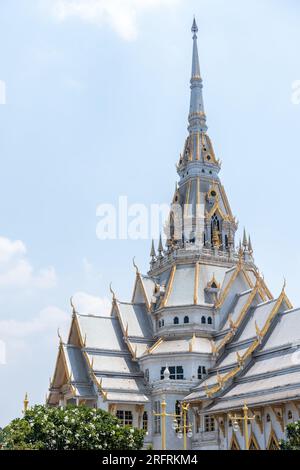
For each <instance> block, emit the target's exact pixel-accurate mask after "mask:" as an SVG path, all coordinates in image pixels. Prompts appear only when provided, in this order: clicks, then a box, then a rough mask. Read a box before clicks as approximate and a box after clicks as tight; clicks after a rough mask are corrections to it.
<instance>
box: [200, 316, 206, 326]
mask: <svg viewBox="0 0 300 470" xmlns="http://www.w3.org/2000/svg"><path fill="white" fill-rule="evenodd" d="M201 323H202V325H205V324H206V318H205V317H202V318H201Z"/></svg>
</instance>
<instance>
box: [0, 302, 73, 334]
mask: <svg viewBox="0 0 300 470" xmlns="http://www.w3.org/2000/svg"><path fill="white" fill-rule="evenodd" d="M69 322H70V315H69V314H67V313H65V312H64V311H63V310H60V309H59V308H57V307H46V308H44V309H43V310H41V312H39V314H38V315H37V316H35V317H34V318H32V319H31V320H26V321H22V320H14V319H11V320H2V321H0V334H1V337H2V338H4V339H10V338H28V337H30V336H34V335H37V334H40V333H45V332H49V331H52V332H55V334H56V332H57V329H58V328H64V327H65V326H66V324H68V323H69Z"/></svg>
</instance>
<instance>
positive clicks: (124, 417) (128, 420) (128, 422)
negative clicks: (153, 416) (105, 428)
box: [116, 410, 133, 426]
mask: <svg viewBox="0 0 300 470" xmlns="http://www.w3.org/2000/svg"><path fill="white" fill-rule="evenodd" d="M116 416H117V418H118V419H119V420H120V421H121V425H122V426H132V423H133V416H132V411H127V410H126V411H124V410H117V413H116Z"/></svg>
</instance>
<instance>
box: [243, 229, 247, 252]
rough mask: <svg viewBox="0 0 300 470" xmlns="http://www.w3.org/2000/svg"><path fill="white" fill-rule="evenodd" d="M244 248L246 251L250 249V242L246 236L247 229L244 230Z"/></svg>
mask: <svg viewBox="0 0 300 470" xmlns="http://www.w3.org/2000/svg"><path fill="white" fill-rule="evenodd" d="M243 247H244V248H245V250H246V249H247V247H248V240H247V234H246V229H245V228H244V235H243Z"/></svg>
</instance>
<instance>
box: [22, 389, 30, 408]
mask: <svg viewBox="0 0 300 470" xmlns="http://www.w3.org/2000/svg"><path fill="white" fill-rule="evenodd" d="M23 405H24V408H23V412H24V413H26V411H27V410H28V405H29V400H28V393H27V392H26V393H25V397H24V401H23Z"/></svg>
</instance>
